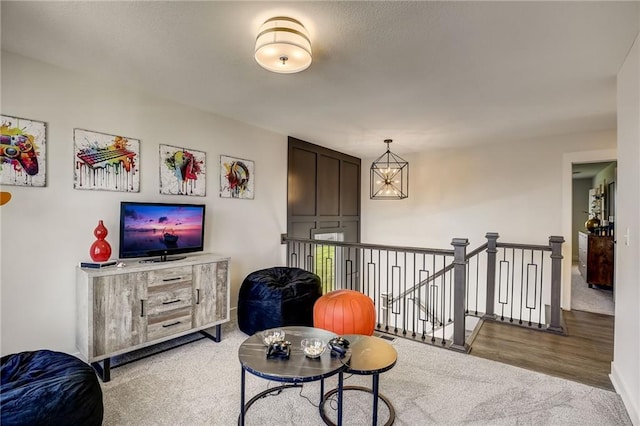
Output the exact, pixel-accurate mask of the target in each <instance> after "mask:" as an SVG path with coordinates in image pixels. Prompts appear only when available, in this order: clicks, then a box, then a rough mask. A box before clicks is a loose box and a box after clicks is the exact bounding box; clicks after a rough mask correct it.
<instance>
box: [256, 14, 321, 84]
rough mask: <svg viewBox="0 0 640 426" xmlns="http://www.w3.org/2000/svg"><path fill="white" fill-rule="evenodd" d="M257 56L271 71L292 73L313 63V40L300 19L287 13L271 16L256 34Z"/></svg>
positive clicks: (261, 64) (258, 60)
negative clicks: (287, 15)
mask: <svg viewBox="0 0 640 426" xmlns="http://www.w3.org/2000/svg"><path fill="white" fill-rule="evenodd" d="M255 58H256V61H257V62H258V64H260V66H261V67H262V68H264V69H267V70H269V71H273V72H277V73H282V74H291V73H295V72H300V71H304V70H306V69H307V68H309V65H311V41H310V40H309V34H308V33H307V30H306V29H305V28H304V25H302V24H301V23H300V22H299V21H297V20H295V19H293V18H288V17H286V16H278V17H275V18H271V19H268V20H267V21H265V23H264V24H262V26H261V27H260V31H259V32H258V36H257V37H256V53H255Z"/></svg>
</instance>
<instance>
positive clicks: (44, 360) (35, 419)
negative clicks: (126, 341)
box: [0, 350, 104, 426]
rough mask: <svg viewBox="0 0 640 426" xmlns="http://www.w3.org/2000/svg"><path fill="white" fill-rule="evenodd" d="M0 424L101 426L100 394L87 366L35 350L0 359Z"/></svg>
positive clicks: (72, 358) (49, 352) (64, 357)
mask: <svg viewBox="0 0 640 426" xmlns="http://www.w3.org/2000/svg"><path fill="white" fill-rule="evenodd" d="M0 372H1V376H0V377H1V382H0V383H1V385H0V424H2V426H9V425H31V426H33V425H96V426H97V425H101V424H102V417H103V414H104V409H103V405H102V390H101V389H100V383H98V378H97V377H96V374H95V373H94V371H93V368H91V366H90V365H88V364H86V363H84V362H83V361H82V360H80V359H78V358H76V357H74V356H72V355H69V354H65V353H62V352H54V351H48V350H38V351H34V352H20V353H17V354H12V355H6V356H3V357H2V358H0Z"/></svg>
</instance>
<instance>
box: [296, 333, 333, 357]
mask: <svg viewBox="0 0 640 426" xmlns="http://www.w3.org/2000/svg"><path fill="white" fill-rule="evenodd" d="M300 346H301V347H302V352H304V354H305V355H306V356H307V357H308V358H318V357H320V355H322V354H323V353H324V350H325V349H326V348H327V344H326V343H325V342H324V341H323V340H322V339H318V338H315V337H314V338H311V339H302V341H301V342H300Z"/></svg>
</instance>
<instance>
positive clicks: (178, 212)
mask: <svg viewBox="0 0 640 426" xmlns="http://www.w3.org/2000/svg"><path fill="white" fill-rule="evenodd" d="M121 213H122V217H121V227H122V229H121V232H122V241H121V244H122V247H121V248H120V251H121V254H123V255H122V257H127V256H128V257H136V256H145V255H150V254H151V255H152V254H153V253H154V252H161V251H166V252H176V253H179V252H184V251H195V250H202V244H203V241H202V235H203V224H204V206H200V205H179V204H136V203H128V204H126V205H123V206H122V212H121Z"/></svg>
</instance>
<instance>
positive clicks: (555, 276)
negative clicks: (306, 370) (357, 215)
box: [281, 233, 564, 351]
mask: <svg viewBox="0 0 640 426" xmlns="http://www.w3.org/2000/svg"><path fill="white" fill-rule="evenodd" d="M486 238H487V242H486V243H485V244H483V245H481V246H480V247H478V248H476V249H475V250H473V251H471V252H469V253H467V252H466V248H467V246H468V244H469V243H468V240H467V239H466V238H454V239H453V240H452V242H451V244H452V246H453V249H449V250H447V249H433V248H416V247H400V246H389V245H375V244H362V243H347V242H339V241H322V240H313V239H299V238H290V237H288V236H286V235H283V236H282V239H281V240H282V243H283V244H286V245H287V265H288V266H292V267H299V268H303V269H306V270H309V271H312V272H314V273H316V274H318V275H319V276H320V278H321V281H322V285H323V292H325V293H326V292H328V291H332V290H335V289H340V288H349V289H353V290H357V291H360V292H362V293H364V294H366V295H368V296H369V297H371V299H372V300H373V302H374V306H375V307H376V316H377V326H376V328H377V329H378V330H380V331H383V332H387V333H392V334H396V335H402V336H403V337H408V338H413V339H420V340H422V341H423V342H425V343H431V344H439V345H442V346H446V347H449V348H451V349H455V350H459V351H466V350H467V349H468V346H467V343H466V338H467V336H468V335H469V334H470V331H469V330H467V329H466V328H467V327H466V325H467V321H466V317H467V316H474V317H478V318H483V319H484V320H493V321H503V322H508V323H512V324H516V325H521V326H526V327H531V328H537V329H541V330H546V331H553V332H559V333H561V332H562V331H563V330H562V325H561V310H560V278H561V272H560V271H561V260H562V255H561V250H562V242H563V241H564V240H563V238H562V237H550V238H549V245H548V246H539V245H528V244H512V243H501V242H498V234H496V233H488V234H487V235H486ZM547 257H548V258H547ZM516 270H517V271H518V273H517V274H516ZM549 282H550V286H549V285H548V283H549ZM496 305H497V309H496ZM548 306H550V310H549V309H547V307H548ZM548 313H550V318H547V314H548ZM543 316H544V317H545V318H544V320H543Z"/></svg>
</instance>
